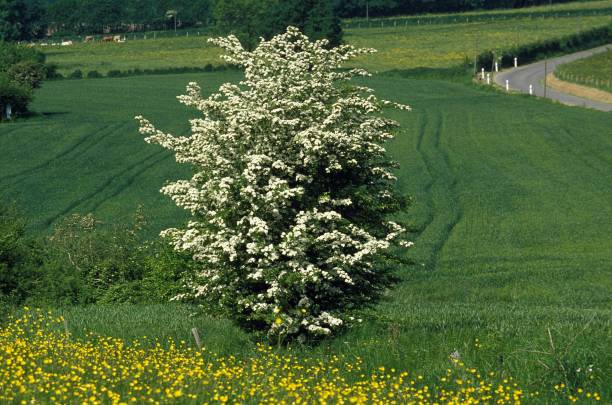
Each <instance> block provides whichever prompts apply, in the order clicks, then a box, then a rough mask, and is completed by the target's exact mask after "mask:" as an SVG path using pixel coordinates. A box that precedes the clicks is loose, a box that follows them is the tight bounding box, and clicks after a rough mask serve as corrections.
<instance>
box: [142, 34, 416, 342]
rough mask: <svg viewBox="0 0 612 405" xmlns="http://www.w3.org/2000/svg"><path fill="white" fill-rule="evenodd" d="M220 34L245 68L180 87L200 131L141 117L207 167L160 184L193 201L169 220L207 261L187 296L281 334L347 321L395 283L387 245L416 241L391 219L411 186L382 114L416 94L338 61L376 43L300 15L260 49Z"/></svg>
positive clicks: (186, 247)
mask: <svg viewBox="0 0 612 405" xmlns="http://www.w3.org/2000/svg"><path fill="white" fill-rule="evenodd" d="M214 43H215V44H217V45H219V46H220V47H222V48H224V49H225V50H226V52H227V55H226V57H225V59H226V61H228V62H229V63H232V64H235V65H238V66H240V67H244V68H245V80H244V81H242V82H241V83H240V85H234V84H229V83H227V84H224V85H222V86H221V87H220V90H219V92H218V93H215V94H212V95H211V96H210V97H208V98H203V96H202V95H201V94H200V88H199V87H198V85H197V84H196V83H190V84H189V85H188V87H187V94H186V95H184V96H181V97H179V99H180V100H181V102H182V103H184V104H185V105H187V106H189V107H194V108H196V109H198V110H199V111H200V112H201V114H200V117H199V118H198V119H196V120H193V121H192V134H191V135H190V136H187V137H173V136H172V135H169V134H167V133H164V132H162V131H159V130H157V129H156V128H155V127H154V126H153V125H152V124H151V123H150V122H149V121H147V120H146V119H144V118H143V117H137V118H138V119H139V121H140V124H141V128H140V131H141V133H142V134H143V135H145V136H147V138H146V140H147V142H152V143H158V144H160V145H162V146H164V147H166V148H167V149H170V150H172V151H173V152H175V153H176V159H177V161H179V162H182V163H189V164H192V165H194V167H195V168H196V174H195V175H194V176H193V177H192V178H191V179H189V180H179V181H176V182H173V183H169V184H168V185H166V186H165V187H164V188H163V189H162V192H163V193H164V194H167V195H169V196H170V197H171V198H172V199H173V200H174V201H175V203H176V204H178V205H179V206H181V207H183V208H185V209H187V210H189V211H190V212H191V214H192V220H191V221H190V222H189V224H188V226H187V227H186V229H169V230H166V231H164V235H166V236H168V237H169V238H171V240H172V242H173V244H174V246H175V248H176V249H177V250H178V251H182V252H188V253H190V254H191V255H193V258H194V259H195V260H196V261H197V262H198V263H199V268H198V270H197V271H196V272H194V273H192V275H193V279H192V280H190V281H191V282H190V284H189V286H188V287H189V293H188V294H186V295H184V297H187V298H189V299H191V300H196V301H198V302H200V303H202V304H203V305H207V306H210V307H212V308H214V310H216V311H222V312H224V313H225V314H227V315H228V316H229V317H230V318H232V319H234V320H235V321H237V322H238V323H239V324H241V325H243V326H244V327H246V328H248V329H251V330H257V331H261V332H264V333H267V335H268V337H269V338H271V339H274V340H275V341H276V340H277V339H278V340H282V339H285V338H298V339H300V340H302V339H307V338H319V337H321V336H325V335H329V334H332V333H335V332H338V331H339V330H341V329H342V328H343V327H345V326H346V325H348V324H350V323H351V322H352V320H353V319H352V316H353V315H352V311H354V310H356V309H358V308H361V307H363V306H365V305H368V304H370V303H372V302H374V301H375V300H376V299H377V298H378V297H379V296H380V294H381V293H382V292H383V291H384V289H385V288H386V287H387V286H389V281H390V271H391V268H392V267H393V266H391V264H395V263H393V262H392V256H391V255H390V254H389V249H390V248H391V247H392V246H396V243H397V244H398V245H399V246H406V247H407V246H410V245H411V244H410V243H409V242H406V241H401V235H402V233H403V231H404V229H403V227H402V226H400V225H399V224H396V223H394V222H391V221H388V219H387V216H388V215H390V214H393V213H395V212H397V211H399V210H401V209H403V207H404V203H405V199H404V198H402V197H401V196H400V195H399V194H398V192H397V190H396V188H395V187H394V180H395V177H394V176H393V174H392V173H391V170H392V168H394V167H396V166H395V164H394V162H392V161H390V160H389V158H388V157H387V156H386V151H385V148H384V146H383V144H384V143H385V142H386V141H387V140H389V139H391V138H393V135H392V133H393V132H394V130H395V127H396V125H397V123H396V122H395V121H392V120H389V119H386V118H383V117H381V116H380V112H381V110H382V108H383V106H390V107H397V108H400V109H408V107H406V106H402V105H398V104H394V103H391V102H387V101H383V100H379V99H377V98H376V97H375V96H374V95H372V94H369V93H368V90H369V89H366V88H364V87H358V86H356V85H352V84H351V82H350V80H351V79H352V78H353V77H355V76H357V75H363V74H365V72H362V71H361V70H357V71H352V70H351V71H342V72H340V71H338V70H337V69H338V68H339V67H340V66H341V65H342V64H343V63H344V62H345V61H347V60H350V59H352V58H355V57H357V56H359V55H362V54H366V53H369V52H370V51H369V50H359V49H355V48H353V47H352V46H348V45H347V46H341V47H338V48H332V49H327V48H326V46H327V45H328V43H327V41H326V40H323V41H316V42H311V41H310V40H309V39H308V38H307V37H305V36H304V35H303V34H302V33H301V32H300V31H299V30H298V29H297V28H294V27H290V28H288V29H287V32H286V33H284V34H282V35H278V36H276V37H274V38H272V39H271V40H269V41H262V42H261V43H260V45H259V46H258V47H257V48H256V49H255V50H254V51H252V52H248V51H246V50H245V49H244V48H243V47H242V45H241V44H240V42H239V40H238V39H237V38H236V37H235V36H230V37H228V38H221V39H217V40H214ZM364 94H365V95H364ZM402 242H404V243H402Z"/></svg>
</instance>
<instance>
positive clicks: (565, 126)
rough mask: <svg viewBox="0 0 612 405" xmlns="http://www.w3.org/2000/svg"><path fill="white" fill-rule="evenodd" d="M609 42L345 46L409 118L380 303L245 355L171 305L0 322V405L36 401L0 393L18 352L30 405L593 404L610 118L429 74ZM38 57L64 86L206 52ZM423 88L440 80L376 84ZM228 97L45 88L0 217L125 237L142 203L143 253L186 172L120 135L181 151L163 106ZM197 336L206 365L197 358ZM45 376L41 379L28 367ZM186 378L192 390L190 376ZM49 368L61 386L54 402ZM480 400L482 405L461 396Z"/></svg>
mask: <svg viewBox="0 0 612 405" xmlns="http://www.w3.org/2000/svg"><path fill="white" fill-rule="evenodd" d="M577 4H584V6H580V5H577ZM578 7H585V8H589V7H595V8H601V9H606V8H608V7H612V1H611V0H605V1H596V2H588V3H570V4H563V5H557V6H554V7H553V9H556V10H561V9H566V10H573V9H576V8H578ZM544 9H548V8H544ZM496 13H500V14H503V13H504V12H502V11H500V12H496ZM609 21H610V16H605V15H604V16H566V17H557V18H540V19H530V18H528V17H525V18H514V19H512V20H501V21H481V22H472V23H452V24H431V25H421V26H418V27H417V26H410V25H409V26H404V27H400V26H397V27H386V28H368V29H365V28H362V29H350V30H347V31H346V33H345V39H346V41H347V42H349V43H352V44H354V45H357V46H367V47H374V48H377V49H378V50H379V52H378V53H377V54H375V55H373V56H369V57H367V58H363V59H362V60H360V61H359V63H357V64H359V65H360V66H365V67H367V68H369V69H371V70H373V71H380V72H383V73H379V74H375V75H374V76H373V77H371V78H369V79H363V82H364V83H365V84H367V85H368V86H370V87H372V88H373V89H374V90H375V91H376V94H377V95H378V96H380V97H381V98H385V99H388V100H393V101H396V102H400V103H406V104H409V105H411V106H412V107H413V111H411V112H406V111H395V110H393V111H391V110H389V111H387V112H386V114H387V115H388V116H389V117H391V118H393V119H395V120H397V121H399V122H400V124H401V128H400V130H399V132H398V134H397V137H396V138H395V139H394V140H393V141H392V142H391V143H390V144H388V145H387V146H388V150H389V152H390V153H391V154H392V155H393V156H394V158H395V159H396V160H397V161H399V163H400V165H401V166H400V168H399V169H398V170H397V176H398V187H399V189H400V190H401V191H402V193H404V194H406V195H409V196H412V198H413V203H412V205H411V206H410V207H409V208H408V209H407V210H406V211H405V212H403V213H402V214H401V216H402V218H401V219H403V220H405V221H407V222H408V223H409V224H411V234H412V240H413V241H414V243H415V246H414V247H413V248H412V249H410V250H409V251H408V252H407V253H406V258H407V259H410V260H411V261H413V264H412V265H404V266H403V267H400V268H398V269H397V272H396V274H397V276H398V279H399V281H398V283H397V285H396V286H395V288H393V289H391V290H389V291H388V293H387V294H386V295H385V297H384V299H383V300H382V301H381V302H380V303H379V304H377V305H376V306H374V307H372V308H369V309H366V310H364V311H363V314H362V319H363V322H362V323H361V324H360V325H359V326H356V327H353V328H351V329H350V330H348V331H347V332H346V333H345V334H343V335H340V336H338V337H336V338H334V339H328V340H325V341H323V342H322V343H321V344H319V345H316V346H314V347H305V346H300V345H291V346H289V347H279V348H273V349H262V347H261V346H260V345H258V344H257V342H256V341H254V340H253V339H252V338H251V337H250V336H249V335H248V334H246V333H245V332H243V331H242V330H241V329H239V328H238V327H237V326H236V325H234V324H233V323H232V322H230V321H229V320H227V319H223V318H220V317H218V316H215V314H201V313H198V314H194V313H195V312H196V308H194V307H192V306H189V305H187V304H179V303H175V302H172V303H161V304H157V305H134V304H116V305H108V306H106V305H95V306H84V307H62V308H52V309H51V315H49V319H51V318H54V319H55V317H56V316H61V317H64V318H65V319H66V323H64V322H63V321H62V319H55V320H52V321H48V320H47V321H37V320H36V319H38V318H36V316H33V317H32V316H31V315H28V314H29V313H30V312H28V310H18V311H17V313H16V316H26V317H28V318H27V319H28V322H31V323H32V324H33V325H34V326H32V329H31V330H28V327H27V326H26V325H27V322H24V321H20V322H13V323H9V322H7V321H6V320H5V319H2V318H0V324H2V325H3V328H0V402H3V401H6V402H11V401H17V400H19V399H27V398H29V397H28V396H27V395H26V394H23V392H22V393H21V394H20V390H21V389H22V388H23V389H24V390H25V392H29V391H27V390H30V389H31V390H35V389H36V388H33V387H35V386H36V385H35V384H34V383H29V382H28V381H27V380H26V379H22V378H20V377H19V378H17V377H16V376H18V375H19V372H20V371H19V370H18V367H19V362H18V361H17V362H13V363H11V364H8V363H7V362H6V359H8V358H9V356H8V354H9V351H8V350H9V349H10V350H11V351H12V353H13V354H14V355H15V359H17V356H18V355H19V356H27V355H28V353H31V355H32V356H33V357H32V358H31V359H33V360H32V361H33V362H37V363H36V364H39V365H40V367H41V368H43V369H45V370H48V373H47V372H46V371H45V373H46V374H45V373H43V374H44V375H43V374H40V375H39V377H40V378H42V379H43V380H44V379H46V380H44V381H45V382H48V384H49V386H50V387H53V390H52V391H53V392H51V393H50V394H49V395H53V396H54V398H55V400H52V399H51V396H46V397H44V399H45V400H46V401H56V402H64V403H66V402H69V401H68V400H66V399H64V398H68V397H67V396H66V395H68V392H67V391H62V387H66V386H67V385H66V384H68V383H69V385H70V388H67V389H70V390H74V392H78V395H77V396H75V397H74V399H75V400H76V399H77V397H78V400H79V402H87V403H98V402H102V403H119V402H121V400H123V399H125V400H126V402H130V401H131V402H132V403H139V402H140V403H142V402H144V401H145V398H158V399H159V398H165V400H166V402H172V401H174V402H177V403H201V402H204V401H212V402H221V403H224V402H227V401H230V402H231V401H232V400H237V401H241V402H244V403H257V402H262V403H265V402H266V401H268V402H269V403H274V402H275V401H277V400H278V399H279V398H284V399H287V398H291V399H295V398H297V397H296V396H293V395H294V394H295V395H297V394H299V393H300V392H302V394H301V397H302V398H303V399H306V398H308V397H307V396H306V395H307V393H310V394H311V395H312V393H316V394H317V395H318V396H319V398H327V400H328V403H334V402H339V399H343V400H346V401H347V402H349V401H351V400H352V398H353V399H355V401H356V402H357V403H360V401H361V403H365V402H368V403H376V402H377V401H379V402H380V403H388V402H393V401H397V402H398V403H405V402H408V401H409V400H413V401H424V402H426V403H429V402H433V401H434V400H438V401H440V402H446V401H450V400H455V401H467V399H468V398H472V396H473V395H476V394H475V392H480V393H482V392H484V393H485V394H484V397H478V398H474V399H479V400H480V401H481V402H487V401H489V402H494V401H497V400H500V401H501V402H500V403H514V402H515V401H517V400H520V401H524V402H527V403H570V402H573V400H580V401H585V402H587V403H589V402H593V403H596V402H600V403H601V402H603V403H609V402H610V401H612V385H611V384H610V376H612V350H610V349H611V347H612V342H611V339H610V336H611V333H612V300H610V296H611V295H610V292H611V291H612V236H611V235H612V221H610V218H612V205H611V204H610V201H612V188H611V187H610V184H612V153H611V152H612V138H611V137H610V128H611V127H612V116H611V115H610V114H609V113H604V112H599V111H594V110H588V109H583V108H579V107H567V106H563V105H560V104H555V103H552V102H549V101H547V100H542V99H537V98H533V97H528V96H523V95H507V94H504V93H501V92H499V91H496V90H495V89H493V88H490V87H485V86H480V85H475V84H473V83H471V82H469V79H468V78H466V77H462V78H461V79H459V80H458V79H457V77H455V78H453V77H450V76H449V77H445V76H444V73H443V69H440V68H449V67H454V66H456V65H459V64H461V63H463V62H464V60H465V59H466V58H467V59H470V58H473V56H474V54H476V53H477V52H481V51H483V50H485V49H498V48H499V49H501V48H508V47H511V46H514V45H515V44H524V43H530V42H533V41H536V40H542V39H546V38H554V37H557V36H560V35H566V34H570V33H574V32H577V31H581V30H584V29H588V28H591V27H594V26H600V25H604V24H606V23H608V22H609ZM44 49H45V50H46V51H47V52H48V53H47V56H48V60H49V61H50V62H55V63H57V64H58V65H59V67H60V72H62V73H69V72H71V71H73V70H74V69H81V70H82V71H83V72H84V73H86V72H87V71H89V70H98V71H99V72H101V73H104V72H107V71H109V70H127V69H134V68H140V69H143V68H165V67H178V66H199V67H201V66H202V65H203V64H207V63H211V64H215V63H217V64H218V63H220V61H219V59H218V56H219V50H217V49H216V48H214V47H210V46H208V45H207V44H206V42H205V38H203V37H189V38H186V37H182V38H181V37H179V38H172V39H156V40H149V39H147V40H136V41H129V40H128V41H127V42H126V43H123V44H108V43H107V44H102V43H97V44H76V45H74V46H72V47H61V48H59V47H57V48H55V47H54V48H49V47H47V48H44ZM600 58H602V59H604V60H603V61H601V60H599V59H595V61H594V60H593V59H589V60H585V61H581V62H585V63H586V66H584V65H583V66H581V67H579V69H580V70H589V69H590V70H592V71H593V72H597V75H605V74H606V73H605V72H609V65H610V64H609V63H608V62H606V61H605V58H608V59H609V52H608V53H607V56H606V55H600ZM576 63H579V62H576ZM574 66H575V64H571V65H565V67H567V68H573V67H574ZM422 67H425V68H433V69H439V73H437V75H438V76H437V77H434V76H433V75H429V76H427V75H421V76H420V77H419V76H417V75H416V71H413V72H409V71H404V72H399V71H395V72H393V71H391V70H394V69H398V70H407V69H416V68H422ZM565 67H562V68H565ZM384 71H386V72H384ZM602 72H603V73H602ZM594 74H595V73H594ZM240 78H241V73H239V72H237V71H219V72H210V73H197V74H196V73H189V74H180V75H179V74H173V75H158V76H156V75H148V76H134V77H123V78H103V79H96V80H93V79H91V80H58V81H49V82H45V83H44V85H43V87H42V88H41V89H39V90H37V91H36V93H35V101H34V103H33V104H32V108H31V109H32V115H31V116H29V117H26V118H20V119H18V120H16V121H12V122H5V123H2V124H1V125H0V151H1V152H2V153H1V156H2V157H1V158H0V196H1V197H2V199H3V200H9V201H15V202H16V203H17V204H18V206H19V208H20V209H21V211H22V212H23V214H24V215H25V216H26V217H27V218H28V219H29V221H30V222H29V228H28V229H29V232H30V233H31V234H33V235H46V234H48V233H49V232H50V231H51V229H52V228H53V226H54V225H55V224H56V223H57V222H58V220H60V219H61V218H62V217H64V216H66V215H69V214H72V213H81V214H85V213H89V212H92V213H94V214H95V215H96V217H98V218H99V219H101V220H102V221H105V222H108V223H121V222H125V221H127V220H128V219H129V218H131V217H132V215H133V214H134V211H135V210H136V208H137V207H138V206H139V205H141V204H142V205H143V206H144V213H145V215H146V216H147V217H148V225H147V227H148V234H149V235H150V236H151V237H155V235H157V234H158V232H159V231H160V230H161V229H164V228H167V227H169V226H176V225H180V224H182V223H183V222H184V221H185V220H186V219H187V216H186V214H185V213H184V212H183V211H181V210H180V209H178V208H177V207H176V206H175V205H174V204H173V203H172V201H170V200H169V199H168V198H166V197H164V196H162V195H161V194H160V193H159V189H160V187H161V186H162V185H163V184H164V183H165V182H166V181H168V180H173V179H179V178H185V177H187V176H188V175H189V174H190V170H189V168H188V167H185V166H182V165H178V164H177V163H175V161H174V159H173V157H172V156H171V155H170V154H169V153H168V152H166V151H164V150H162V149H161V148H160V147H157V146H154V145H149V144H147V143H145V142H144V141H143V139H142V136H141V135H139V134H138V126H137V123H136V121H135V120H134V116H136V115H143V116H145V117H146V118H149V119H151V120H152V121H153V122H154V123H155V124H156V126H157V127H158V128H160V129H161V130H164V131H167V132H170V133H173V134H185V133H188V131H189V124H188V122H187V120H188V119H189V118H193V117H195V112H194V111H192V110H189V109H187V108H185V107H184V106H183V105H181V104H179V103H178V101H177V100H176V96H177V95H179V94H182V93H183V91H184V88H185V85H186V84H187V83H188V82H191V81H197V82H198V83H199V84H200V85H201V86H202V88H203V92H204V94H209V93H211V92H212V91H215V90H216V89H217V88H218V86H219V85H220V84H222V83H224V82H228V81H229V82H236V81H238V80H240ZM0 315H1V314H0ZM37 322H38V323H37ZM49 322H50V323H49ZM7 325H9V326H7ZM36 325H38V326H36ZM39 326H40V327H41V328H43V327H44V330H43V331H41V333H40V334H38V333H37V331H38V329H37V328H38V327H39ZM194 327H195V328H197V330H198V332H199V337H200V338H201V340H202V343H203V345H204V346H205V348H206V352H205V354H199V353H197V354H196V353H195V347H196V344H195V342H194V338H193V335H192V331H191V330H192V328H194ZM66 332H68V333H69V337H66V335H65V334H66ZM92 332H93V333H94V334H99V335H101V336H103V337H102V338H96V337H93V336H92V334H91V333H92ZM13 335H14V336H18V337H19V339H17V340H15V339H13V338H12V336H13ZM113 338H116V339H121V340H120V341H118V340H114V339H113ZM20 339H21V340H20ZM96 339H97V340H96ZM134 340H136V341H137V342H133V341H134ZM24 342H26V343H27V344H28V345H32V347H35V349H32V350H31V351H28V350H27V349H24V347H26V348H27V345H26V346H24V344H25V343H24ZM91 342H97V343H96V344H97V346H96V349H95V350H94V346H92V345H93V343H91ZM126 342H128V343H127V344H126ZM130 342H131V343H130ZM181 342H183V343H181ZM22 343H23V344H22ZM96 350H98V351H96ZM5 353H6V355H5ZM96 353H97V354H96ZM451 354H453V357H454V359H455V360H452V359H451V358H450V355H451ZM3 356H4V357H3ZM50 356H55V357H54V359H56V363H55V364H52V365H49V364H48V363H46V361H47V360H46V359H48V358H49V357H50ZM97 356H102V357H97ZM3 362H4V363H3ZM205 364H206V365H207V367H208V369H206V370H208V371H207V372H208V373H209V374H207V375H199V374H198V375H195V374H193V372H194V370H197V369H198V367H201V368H202V369H204V366H203V365H205ZM47 367H48V368H47ZM381 367H382V368H381ZM113 368H115V369H116V370H121V372H123V373H124V374H121V375H129V376H130V378H132V377H133V378H132V379H131V380H129V381H128V380H126V379H125V378H123V379H122V378H119V377H118V376H117V374H116V373H112V370H113ZM64 369H65V370H69V371H68V372H67V373H72V374H71V375H74V376H75V377H73V378H72V380H70V381H69V382H68V383H66V382H65V381H64V380H62V378H63V377H61V374H62V372H63V371H62V370H64ZM173 370H174V371H173ZM405 372H407V373H408V374H404V373H405ZM101 373H102V374H101ZM196 374H197V373H196ZM100 375H104V382H102V379H101V377H100ZM186 376H187V377H186ZM210 376H213V377H210ZM164 378H167V379H168V380H164ZM22 380H23V381H24V382H23V384H22V382H21V381H22ZM43 380H41V381H43ZM113 381H114V383H113V384H115V386H113V387H115V388H116V389H115V391H112V392H111V389H110V388H109V387H110V385H112V384H111V382H113ZM169 381H170V382H172V384H171V383H170V382H169ZM177 381H178V382H177ZM65 383H66V384H65ZM175 383H176V384H175ZM481 383H482V386H484V387H487V388H486V390H484V391H482V390H481V391H478V390H477V389H476V388H474V387H477V386H479V385H480V384H481ZM28 384H31V385H28ZM395 385H397V388H395ZM78 387H84V388H83V389H81V388H78ZM254 387H256V391H257V392H254V393H251V392H250V390H251V389H255V388H254ZM390 387H394V388H393V390H391V388H390ZM500 387H501V391H499V390H500ZM179 389H181V390H182V391H181V392H179ZM55 390H57V392H58V393H57V394H56V393H55V392H56V391H55ZM147 390H149V391H148V393H147ZM157 390H159V391H157ZM474 390H476V391H474ZM390 391H391V392H392V393H393V392H395V393H401V395H400V396H399V397H395V398H394V397H392V396H389V392H390ZM519 391H520V393H518V392H519ZM261 393H265V395H264V394H261ZM296 393H297V394H296ZM489 394H490V396H488V395H489ZM19 395H23V396H22V397H20V396H19ZM41 395H42V394H41ZM45 395H46V394H45ZM55 395H57V396H55ZM117 395H119V397H120V398H119V399H117V398H118V397H117ZM232 395H234V396H232ZM262 395H263V396H262ZM9 397H10V399H7V398H9ZM92 398H93V399H92ZM132 398H133V399H132ZM363 398H367V400H364V399H363ZM313 400H314V399H313ZM43 402H44V401H43ZM162 402H163V400H162Z"/></svg>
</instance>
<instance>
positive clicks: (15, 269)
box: [0, 204, 39, 306]
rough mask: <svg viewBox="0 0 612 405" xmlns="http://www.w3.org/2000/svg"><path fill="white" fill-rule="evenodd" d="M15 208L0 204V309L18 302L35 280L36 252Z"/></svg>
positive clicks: (37, 262)
mask: <svg viewBox="0 0 612 405" xmlns="http://www.w3.org/2000/svg"><path fill="white" fill-rule="evenodd" d="M25 228H26V221H25V219H23V218H22V217H21V216H20V214H19V213H18V211H17V209H16V208H15V206H9V205H5V204H0V306H2V305H8V304H17V303H20V302H22V301H23V300H24V299H25V298H26V297H27V296H28V294H29V293H30V292H31V291H32V290H33V289H34V287H35V285H36V283H37V281H38V279H39V274H38V273H39V270H38V265H39V261H38V260H37V258H36V252H37V249H36V247H35V245H34V244H33V242H32V241H30V240H29V239H28V238H27V237H26V232H25Z"/></svg>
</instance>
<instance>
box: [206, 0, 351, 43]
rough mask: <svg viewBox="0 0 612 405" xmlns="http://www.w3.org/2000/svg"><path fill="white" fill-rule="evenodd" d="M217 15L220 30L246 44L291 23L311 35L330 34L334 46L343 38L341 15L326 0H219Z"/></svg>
mask: <svg viewBox="0 0 612 405" xmlns="http://www.w3.org/2000/svg"><path fill="white" fill-rule="evenodd" d="M214 18H215V22H216V29H217V32H218V33H220V34H226V33H233V34H235V35H236V36H237V37H238V38H239V39H240V41H241V42H242V44H243V45H245V46H246V47H247V48H253V47H254V46H255V45H256V44H257V43H258V41H259V38H260V37H264V38H266V39H268V38H270V37H272V36H273V35H275V34H278V33H280V32H283V31H285V29H286V28H287V26H289V25H292V26H295V27H298V28H299V29H300V30H301V31H302V32H304V34H306V35H307V36H308V37H310V38H311V39H322V38H327V39H329V41H330V44H331V45H333V46H335V45H338V44H340V42H341V41H342V28H341V26H340V19H339V17H338V15H337V13H336V9H335V7H334V5H333V3H332V2H330V1H327V0H218V1H217V3H216V4H215V8H214Z"/></svg>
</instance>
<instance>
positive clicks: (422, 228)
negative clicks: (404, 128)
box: [415, 114, 434, 237]
mask: <svg viewBox="0 0 612 405" xmlns="http://www.w3.org/2000/svg"><path fill="white" fill-rule="evenodd" d="M422 117H423V118H422V119H421V123H420V124H421V125H420V126H419V132H418V137H417V142H416V150H417V153H418V154H419V156H421V160H422V161H423V164H424V166H425V170H426V171H427V175H428V176H427V178H428V180H427V182H426V183H425V185H424V187H423V192H424V194H425V195H426V196H427V199H426V201H425V205H426V206H427V207H429V208H430V209H429V210H428V212H427V218H425V221H424V222H423V224H422V225H421V226H420V229H418V230H417V231H416V232H415V234H416V236H417V237H419V236H420V235H421V234H422V233H423V232H424V231H425V229H427V227H428V226H429V225H430V224H431V223H432V222H433V212H432V209H431V206H432V201H431V193H430V190H431V186H432V185H433V183H434V178H433V175H432V173H431V169H430V168H429V163H428V161H427V159H426V158H425V156H424V155H423V151H422V149H421V146H422V143H423V138H424V137H425V132H426V130H427V122H428V121H427V114H423V116H422Z"/></svg>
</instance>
